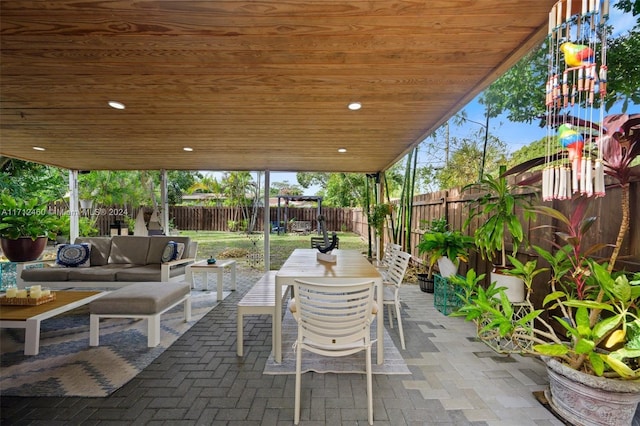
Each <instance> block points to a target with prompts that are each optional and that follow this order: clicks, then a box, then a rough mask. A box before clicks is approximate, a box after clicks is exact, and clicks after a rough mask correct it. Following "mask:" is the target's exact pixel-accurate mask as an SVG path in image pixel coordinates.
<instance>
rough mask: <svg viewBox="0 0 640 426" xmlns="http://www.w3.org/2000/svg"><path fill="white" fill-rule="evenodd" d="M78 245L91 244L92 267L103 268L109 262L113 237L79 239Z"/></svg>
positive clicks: (77, 239) (77, 240)
mask: <svg viewBox="0 0 640 426" xmlns="http://www.w3.org/2000/svg"><path fill="white" fill-rule="evenodd" d="M75 243H76V244H82V243H87V244H91V260H90V266H103V265H106V264H107V262H108V261H109V254H110V253H111V237H78V238H76V241H75Z"/></svg>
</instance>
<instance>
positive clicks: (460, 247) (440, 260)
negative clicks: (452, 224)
mask: <svg viewBox="0 0 640 426" xmlns="http://www.w3.org/2000/svg"><path fill="white" fill-rule="evenodd" d="M432 224H433V222H432ZM473 246H474V242H473V238H471V237H469V236H467V235H464V234H463V233H462V232H460V231H449V230H447V224H446V221H445V222H436V223H435V225H434V226H433V228H432V229H431V230H429V231H427V232H425V233H424V234H423V235H422V239H421V240H420V242H419V243H418V245H417V246H416V248H417V249H418V253H419V254H420V255H422V254H427V255H428V264H429V275H431V272H432V269H433V267H434V265H435V264H436V263H437V264H438V270H439V271H440V275H441V276H442V277H444V278H447V277H450V276H452V275H455V274H456V273H457V272H458V266H459V265H460V262H461V261H463V262H466V261H467V258H468V256H469V250H470V249H471V248H473Z"/></svg>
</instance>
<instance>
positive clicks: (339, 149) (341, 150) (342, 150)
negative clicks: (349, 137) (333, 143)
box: [338, 148, 347, 152]
mask: <svg viewBox="0 0 640 426" xmlns="http://www.w3.org/2000/svg"><path fill="white" fill-rule="evenodd" d="M338 152H347V148H338Z"/></svg>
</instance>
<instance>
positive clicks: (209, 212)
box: [52, 205, 356, 235]
mask: <svg viewBox="0 0 640 426" xmlns="http://www.w3.org/2000/svg"><path fill="white" fill-rule="evenodd" d="M140 208H142V209H144V216H145V222H146V223H148V222H149V219H150V218H151V215H152V213H153V208H151V207H138V208H135V209H131V208H126V207H124V208H123V207H117V206H112V207H102V206H98V207H92V208H91V209H81V211H80V214H81V216H84V217H90V218H91V219H92V220H95V224H96V225H95V226H96V228H98V234H99V235H110V234H111V228H112V227H114V226H115V225H116V223H118V222H120V223H121V226H122V227H123V228H126V227H127V224H128V222H129V221H132V220H135V218H136V216H137V215H138V212H139V210H140ZM52 211H54V212H56V213H57V214H60V215H62V214H65V213H66V214H68V211H69V210H68V207H67V206H63V205H54V206H53V207H52ZM322 214H323V215H324V217H325V222H326V227H327V230H328V231H344V232H356V230H355V229H354V228H353V224H354V214H353V209H351V208H333V207H323V208H322ZM317 215H318V214H317V210H316V208H315V207H314V208H306V207H288V210H287V218H288V220H289V221H292V220H295V221H309V222H311V223H312V230H315V229H316V224H317ZM283 217H284V215H282V214H281V220H282V218H283ZM270 218H271V220H270V222H272V223H276V222H277V220H278V213H277V208H274V207H272V208H271V211H270ZM243 219H244V217H243V214H242V211H241V210H240V209H237V208H233V207H203V206H169V220H170V221H171V223H172V227H173V228H176V229H178V230H183V231H229V230H230V229H229V227H230V223H231V222H241V221H242V220H243ZM269 226H271V223H270V224H269ZM254 230H255V231H257V232H262V231H263V230H264V224H263V208H262V207H260V208H258V214H257V217H256V227H255V229H254Z"/></svg>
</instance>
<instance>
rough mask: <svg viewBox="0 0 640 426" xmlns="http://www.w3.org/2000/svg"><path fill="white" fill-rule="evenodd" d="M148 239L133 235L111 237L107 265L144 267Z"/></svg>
mask: <svg viewBox="0 0 640 426" xmlns="http://www.w3.org/2000/svg"><path fill="white" fill-rule="evenodd" d="M150 239H151V238H150V237H136V236H135V235H133V236H130V235H114V236H113V237H111V254H110V255H109V264H112V263H114V264H118V263H131V264H134V265H145V264H146V263H147V252H148V251H149V240H150Z"/></svg>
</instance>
